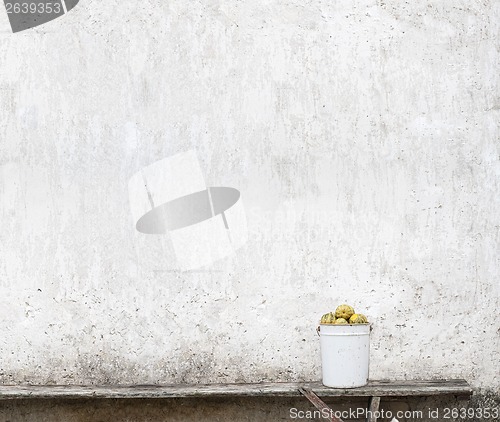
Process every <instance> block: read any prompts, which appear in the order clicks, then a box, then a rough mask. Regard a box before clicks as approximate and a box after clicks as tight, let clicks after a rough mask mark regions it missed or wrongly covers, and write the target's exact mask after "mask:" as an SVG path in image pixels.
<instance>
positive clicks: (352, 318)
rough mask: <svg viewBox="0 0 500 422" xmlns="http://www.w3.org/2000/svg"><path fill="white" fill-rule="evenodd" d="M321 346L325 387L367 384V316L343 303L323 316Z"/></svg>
mask: <svg viewBox="0 0 500 422" xmlns="http://www.w3.org/2000/svg"><path fill="white" fill-rule="evenodd" d="M317 331H318V334H319V336H320V343H321V367H322V375H323V384H324V385H326V386H327V387H333V388H355V387H361V386H363V385H366V384H367V382H368V372H369V362H370V331H371V325H370V323H369V322H368V318H366V316H365V315H363V314H360V313H356V312H355V311H354V308H353V307H352V306H349V305H346V304H343V305H340V306H338V307H337V308H336V309H335V312H328V313H327V314H324V315H323V316H322V317H321V321H320V326H319V327H318V329H317Z"/></svg>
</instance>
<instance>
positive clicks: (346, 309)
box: [335, 304, 354, 321]
mask: <svg viewBox="0 0 500 422" xmlns="http://www.w3.org/2000/svg"><path fill="white" fill-rule="evenodd" d="M353 314H354V308H353V307H352V306H349V305H345V304H344V305H340V306H337V309H336V310H335V318H344V319H345V320H346V321H349V318H351V316H352V315H353Z"/></svg>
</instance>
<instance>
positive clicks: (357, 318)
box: [349, 314, 368, 324]
mask: <svg viewBox="0 0 500 422" xmlns="http://www.w3.org/2000/svg"><path fill="white" fill-rule="evenodd" d="M349 324H368V318H366V316H364V315H363V314H353V315H352V316H351V318H349Z"/></svg>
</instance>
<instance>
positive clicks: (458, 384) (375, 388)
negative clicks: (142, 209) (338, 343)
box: [0, 380, 472, 400]
mask: <svg viewBox="0 0 500 422" xmlns="http://www.w3.org/2000/svg"><path fill="white" fill-rule="evenodd" d="M300 388H303V389H307V390H311V391H314V392H315V393H316V394H317V395H319V396H323V397H342V396H345V397H373V396H378V397H391V396H394V397H402V396H436V395H457V396H470V395H471V394H472V388H471V387H470V385H469V384H468V383H467V382H466V381H465V380H435V381H370V383H369V384H368V385H366V386H364V387H359V388H351V389H341V388H329V387H325V386H324V385H323V384H321V383H320V382H304V383H298V382H286V383H254V384H172V385H109V386H97V385H96V386H79V385H44V386H35V385H3V386H0V400H9V399H11V400H12V399H30V398H32V399H56V398H57V399H85V398H102V399H106V398H118V399H120V398H121V399H134V398H138V399H139V398H158V399H162V398H183V397H237V396H249V397H251V396H254V397H255V396H269V397H298V396H300V395H301V393H300V391H299V389H300Z"/></svg>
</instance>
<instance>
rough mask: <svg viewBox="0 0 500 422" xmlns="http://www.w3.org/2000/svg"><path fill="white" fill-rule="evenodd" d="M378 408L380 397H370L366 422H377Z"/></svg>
mask: <svg viewBox="0 0 500 422" xmlns="http://www.w3.org/2000/svg"><path fill="white" fill-rule="evenodd" d="M379 407H380V397H372V398H371V400H370V408H369V409H368V410H369V413H368V418H366V422H377V419H378V417H377V416H378V410H379Z"/></svg>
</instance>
